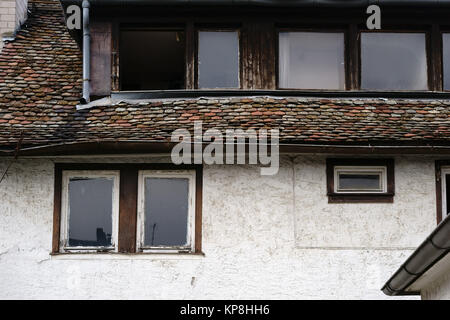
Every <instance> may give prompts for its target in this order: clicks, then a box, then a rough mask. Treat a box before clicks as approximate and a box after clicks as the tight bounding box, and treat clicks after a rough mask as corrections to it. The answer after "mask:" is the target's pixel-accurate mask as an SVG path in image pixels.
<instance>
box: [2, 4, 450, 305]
mask: <svg viewBox="0 0 450 320" xmlns="http://www.w3.org/2000/svg"><path fill="white" fill-rule="evenodd" d="M141 2H145V1H141ZM169 2H170V3H168V4H166V5H163V4H161V3H158V1H153V4H150V3H148V4H147V5H138V4H137V2H134V1H130V2H129V3H128V4H126V5H125V4H124V3H121V1H103V4H102V3H101V1H94V0H92V1H85V3H84V5H83V4H82V1H75V0H74V1H69V0H63V1H56V0H29V1H28V8H29V10H30V14H29V15H28V18H27V21H26V25H25V26H23V27H22V28H21V29H20V30H19V31H17V32H16V33H15V34H14V40H12V39H10V40H8V41H5V44H4V47H3V49H2V50H1V52H0V156H1V157H0V174H2V177H3V178H2V180H1V182H0V199H1V201H0V230H1V232H0V271H1V272H0V298H3V299H13V298H19V299H21V298H32V299H35V298H36V299H37V298H45V299H73V298H75V299H86V298H87V299H103V298H106V299H132V298H135V299H387V298H389V297H388V296H386V295H385V294H384V293H383V292H382V291H381V290H380V289H381V288H382V287H383V284H384V283H385V282H386V280H387V279H388V278H389V277H390V276H391V275H392V274H393V273H394V272H395V270H397V268H398V267H399V266H400V265H401V264H402V263H403V261H405V259H407V258H408V257H409V256H410V255H411V254H412V253H413V252H414V250H415V248H416V247H417V246H418V245H419V244H420V243H421V242H422V241H423V239H424V238H426V237H427V235H428V234H430V232H432V230H433V229H435V227H436V225H437V223H439V222H441V221H442V220H443V219H444V218H445V217H446V216H447V212H449V210H448V207H447V200H448V201H449V203H450V197H449V193H448V192H447V183H450V178H449V177H450V170H449V169H450V161H449V160H450V159H449V158H450V145H449V137H450V119H449V118H450V99H449V97H450V95H449V93H448V90H449V89H450V88H449V87H448V85H449V84H450V82H447V81H448V80H447V79H449V77H450V72H449V71H447V70H449V66H450V56H449V55H448V54H446V50H445V48H447V47H446V46H447V45H449V46H450V37H448V35H449V34H450V33H448V32H447V30H450V29H447V27H448V25H446V24H445V23H446V22H445V21H447V20H446V19H447V18H446V17H448V14H450V11H449V10H450V8H449V7H448V6H445V5H443V7H442V8H437V7H435V6H434V5H427V6H425V9H424V8H423V7H420V6H419V7H418V8H420V9H421V10H419V9H417V8H415V7H414V8H413V9H411V10H410V11H408V14H406V15H401V17H402V21H401V23H399V25H395V23H394V22H395V19H396V18H397V17H398V16H399V12H403V11H404V10H405V8H404V7H396V6H394V7H390V6H387V7H386V11H384V9H383V6H382V10H383V11H382V12H383V14H384V13H385V15H383V17H385V19H386V20H383V21H386V29H385V30H383V31H382V32H374V31H370V32H368V31H367V30H366V27H365V25H364V22H365V20H366V18H367V14H366V13H365V10H366V7H367V5H368V4H369V2H367V3H366V2H364V3H363V4H362V5H359V4H357V5H355V6H350V7H347V6H345V7H342V5H339V4H337V5H336V6H332V7H331V8H330V7H328V6H327V5H320V2H321V1H318V3H319V4H318V6H317V7H316V6H314V7H309V6H308V5H307V1H298V2H297V4H296V5H292V6H289V7H285V6H283V5H280V4H279V3H278V4H277V3H276V2H277V1H273V3H272V4H269V5H268V4H267V3H271V1H268V2H267V1H266V4H265V5H263V6H261V4H260V3H259V2H260V1H253V2H254V3H253V4H246V5H244V6H240V5H236V4H233V5H231V4H228V3H226V2H227V1H224V3H222V4H217V6H208V7H206V6H204V5H203V4H196V3H195V1H193V3H192V4H190V5H189V6H186V5H180V4H178V3H177V1H169ZM294 2H295V1H294ZM325 2H326V1H325ZM2 3H3V2H2ZM71 5H76V6H79V7H80V8H82V7H84V9H85V10H84V21H83V22H84V28H85V31H86V30H87V28H89V29H88V30H89V32H88V34H90V36H89V37H87V38H86V34H87V33H86V32H84V33H83V32H82V30H76V29H75V30H68V28H67V25H66V20H67V18H68V14H67V9H68V7H69V6H71ZM419 5H420V4H419ZM422 6H423V4H422ZM0 8H1V6H0ZM8 12H9V11H8ZM11 12H12V11H11ZM80 12H81V13H83V10H81V11H80ZM64 13H66V14H65V15H64ZM86 14H88V16H87V15H86ZM319 16H321V17H322V18H321V19H322V20H320V19H319V20H318V17H319ZM64 17H65V18H66V20H65V19H64ZM87 17H89V19H87ZM308 17H309V18H308ZM418 17H420V19H418ZM88 20H89V24H87V22H88ZM299 21H301V22H299ZM325 21H327V23H325ZM414 21H415V22H414ZM417 21H420V25H418V24H417ZM400 25H401V26H402V28H404V26H405V25H407V26H408V28H409V29H408V30H407V31H408V32H406V33H405V32H404V31H405V30H404V29H401V27H400ZM380 35H381V36H383V35H387V37H386V38H385V39H384V38H378V37H380ZM404 35H406V37H404V38H403V37H402V36H404ZM86 41H88V42H86ZM86 43H88V45H86ZM399 43H400V44H401V45H397V44H399ZM380 45H386V47H383V48H382V50H381V51H380V49H379V48H378V46H380ZM87 48H89V50H87ZM158 48H159V49H158ZM304 48H307V49H304ZM158 50H160V51H158ZM302 50H303V51H302ZM373 50H375V54H374V55H372V53H373ZM223 52H225V53H224V54H223V55H221V53H223ZM298 52H301V54H298ZM383 52H384V54H385V56H383V59H382V60H377V57H378V56H379V55H382V54H383ZM83 57H84V60H83ZM383 61H386V63H384V62H383ZM367 70H369V71H367ZM380 70H381V71H380ZM392 70H393V73H389V72H390V71H392ZM411 70H413V71H411ZM378 71H380V72H378ZM383 72H384V73H383ZM387 73H389V74H387ZM86 75H87V76H86ZM396 75H399V77H398V78H396ZM83 84H84V87H83ZM86 85H87V86H86ZM196 122H201V124H202V128H203V131H204V132H205V131H207V130H208V129H214V130H217V131H219V132H222V133H225V131H226V130H227V129H228V130H229V129H235V130H238V129H241V130H249V129H253V130H260V129H266V130H271V129H272V130H278V132H279V144H278V147H279V153H280V157H279V169H278V171H277V173H276V174H275V175H261V171H260V167H261V164H259V165H258V164H257V165H255V164H249V163H248V162H246V163H244V164H238V163H236V162H235V163H233V164H226V163H213V164H208V163H204V162H203V163H189V164H188V163H185V164H182V165H179V166H177V165H175V164H173V160H172V158H171V151H172V150H173V147H174V145H175V143H174V141H173V140H171V137H172V134H173V132H174V131H175V130H177V129H186V130H187V131H189V132H193V130H194V125H195V123H196ZM202 142H203V147H207V144H206V142H208V141H206V140H204V141H202ZM247 147H248V148H250V145H247ZM3 173H5V174H4V176H3ZM449 188H450V186H449ZM448 190H450V189H448ZM391 289H392V290H393V291H395V292H396V293H402V292H403V291H404V289H405V287H404V286H403V287H394V288H391ZM442 297H444V296H442ZM407 298H417V297H414V296H408V297H407ZM436 298H438V296H436Z"/></svg>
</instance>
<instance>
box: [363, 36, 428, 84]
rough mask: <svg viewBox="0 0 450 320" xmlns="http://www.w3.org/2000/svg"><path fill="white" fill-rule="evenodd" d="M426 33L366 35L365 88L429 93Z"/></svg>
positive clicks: (364, 58) (364, 46)
mask: <svg viewBox="0 0 450 320" xmlns="http://www.w3.org/2000/svg"><path fill="white" fill-rule="evenodd" d="M427 81H428V80H427V55H426V49H425V34H423V33H385V32H383V33H362V34H361V88H362V89H371V90H427V89H428V84H427Z"/></svg>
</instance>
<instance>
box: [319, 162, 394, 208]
mask: <svg viewBox="0 0 450 320" xmlns="http://www.w3.org/2000/svg"><path fill="white" fill-rule="evenodd" d="M326 170H327V194H328V201H329V202H330V203H346V202H350V203H351V202H393V198H394V192H395V181H394V179H395V178H394V160H392V159H327V169H326Z"/></svg>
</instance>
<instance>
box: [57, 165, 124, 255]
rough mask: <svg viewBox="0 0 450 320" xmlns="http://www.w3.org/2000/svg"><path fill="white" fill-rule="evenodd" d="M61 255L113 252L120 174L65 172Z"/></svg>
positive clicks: (115, 242)
mask: <svg viewBox="0 0 450 320" xmlns="http://www.w3.org/2000/svg"><path fill="white" fill-rule="evenodd" d="M62 187H63V190H62V216H61V219H62V222H61V244H60V248H61V251H77V250H80V251H86V250H87V251H89V250H91V251H99V250H100V251H103V250H108V251H111V250H112V251H114V250H115V249H116V244H117V231H118V227H117V225H118V218H117V217H118V210H119V173H118V172H95V171H64V172H63V186H62Z"/></svg>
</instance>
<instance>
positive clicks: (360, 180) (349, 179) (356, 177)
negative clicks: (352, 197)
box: [338, 172, 382, 191]
mask: <svg viewBox="0 0 450 320" xmlns="http://www.w3.org/2000/svg"><path fill="white" fill-rule="evenodd" d="M338 181H339V182H338V191H358V190H371V191H372V190H373V191H382V186H381V175H380V174H379V173H346V172H340V173H339V176H338Z"/></svg>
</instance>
